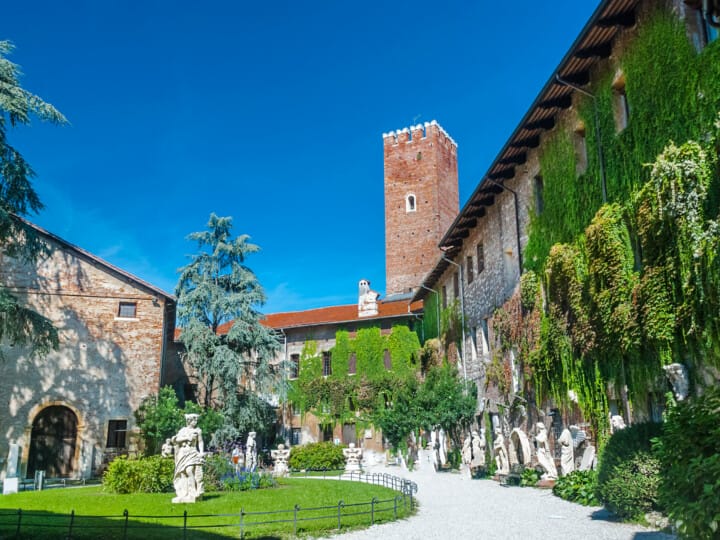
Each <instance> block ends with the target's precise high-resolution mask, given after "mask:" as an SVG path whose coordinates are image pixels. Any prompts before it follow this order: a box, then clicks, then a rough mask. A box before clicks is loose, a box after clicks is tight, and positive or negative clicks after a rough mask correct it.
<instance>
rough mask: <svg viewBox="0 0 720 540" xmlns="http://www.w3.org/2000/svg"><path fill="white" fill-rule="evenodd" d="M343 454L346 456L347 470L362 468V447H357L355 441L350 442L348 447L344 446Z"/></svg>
mask: <svg viewBox="0 0 720 540" xmlns="http://www.w3.org/2000/svg"><path fill="white" fill-rule="evenodd" d="M343 455H344V456H345V472H353V471H359V470H360V460H361V459H362V448H356V447H355V443H350V444H349V445H348V447H347V448H343Z"/></svg>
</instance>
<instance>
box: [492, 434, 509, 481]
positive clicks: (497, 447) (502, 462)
mask: <svg viewBox="0 0 720 540" xmlns="http://www.w3.org/2000/svg"><path fill="white" fill-rule="evenodd" d="M493 451H494V452H495V464H496V465H497V473H498V474H504V475H508V474H510V460H509V459H508V454H507V448H505V435H503V432H502V429H500V428H496V429H495V442H493Z"/></svg>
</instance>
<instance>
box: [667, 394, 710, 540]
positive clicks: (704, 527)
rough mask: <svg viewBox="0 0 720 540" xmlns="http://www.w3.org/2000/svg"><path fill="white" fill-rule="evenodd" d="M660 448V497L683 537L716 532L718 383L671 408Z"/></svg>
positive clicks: (702, 539)
mask: <svg viewBox="0 0 720 540" xmlns="http://www.w3.org/2000/svg"><path fill="white" fill-rule="evenodd" d="M656 451H657V455H658V458H659V460H660V464H661V466H662V469H663V471H665V474H664V475H663V479H662V482H661V484H660V502H661V504H662V506H663V508H665V509H666V510H667V513H668V515H669V517H670V519H671V520H672V521H674V522H675V523H676V524H677V527H678V532H679V533H680V535H681V536H682V537H684V538H697V539H698V540H705V539H710V538H718V534H720V533H719V532H718V530H719V529H720V387H715V388H711V389H708V390H706V392H705V394H704V395H703V396H702V397H699V398H695V399H693V400H691V401H686V402H680V404H678V405H677V407H675V408H673V409H671V410H670V412H669V413H668V415H667V421H666V423H665V427H664V429H663V433H662V435H661V436H660V437H659V438H658V440H657V446H656Z"/></svg>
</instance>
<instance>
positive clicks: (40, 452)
mask: <svg viewBox="0 0 720 540" xmlns="http://www.w3.org/2000/svg"><path fill="white" fill-rule="evenodd" d="M84 430H85V424H84V422H83V417H82V415H81V414H80V412H79V411H78V409H77V408H75V407H74V406H72V405H71V404H69V403H67V402H65V401H45V402H43V403H41V404H38V405H35V406H34V407H33V408H32V409H31V410H30V413H29V414H28V427H27V428H26V430H25V432H26V433H25V434H26V436H25V440H26V441H27V444H26V449H27V450H26V451H25V452H24V454H25V455H24V456H23V458H24V459H23V461H24V462H25V463H26V464H27V468H26V473H27V477H28V478H32V477H33V476H34V474H35V471H38V470H42V471H45V474H46V476H47V477H48V478H58V477H59V478H69V477H76V476H78V475H79V474H80V453H81V446H82V440H83V438H82V434H83V432H84Z"/></svg>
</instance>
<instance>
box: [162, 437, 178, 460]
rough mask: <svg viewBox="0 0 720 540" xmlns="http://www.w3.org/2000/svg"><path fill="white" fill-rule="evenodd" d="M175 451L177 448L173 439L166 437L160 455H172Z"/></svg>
mask: <svg viewBox="0 0 720 540" xmlns="http://www.w3.org/2000/svg"><path fill="white" fill-rule="evenodd" d="M174 453H175V450H174V449H173V444H172V439H165V444H163V445H162V448H161V449H160V455H161V456H162V457H172V455H173V454H174Z"/></svg>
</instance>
